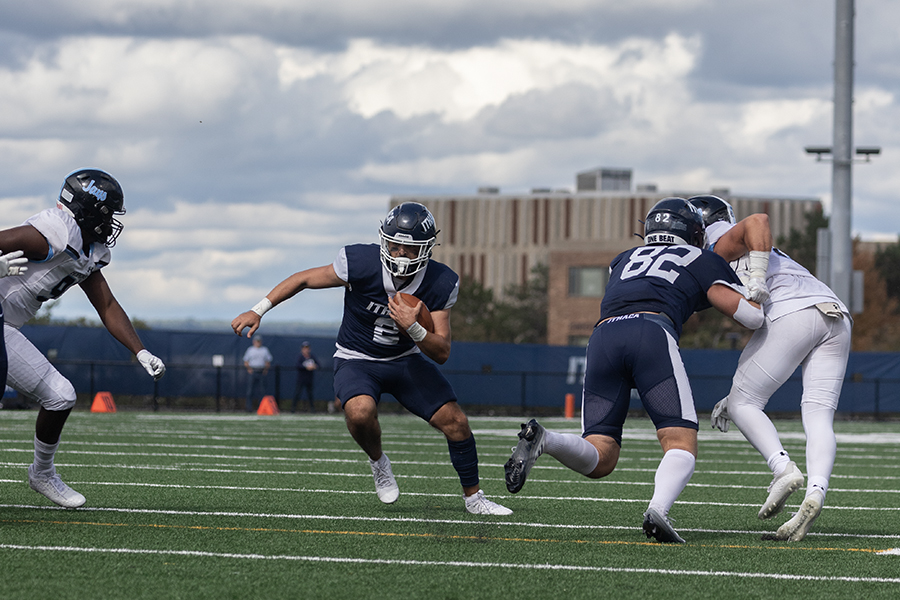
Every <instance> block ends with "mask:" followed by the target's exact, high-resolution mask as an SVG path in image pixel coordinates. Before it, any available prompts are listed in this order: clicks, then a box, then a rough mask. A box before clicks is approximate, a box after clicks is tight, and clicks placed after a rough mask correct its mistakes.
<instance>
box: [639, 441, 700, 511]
mask: <svg viewBox="0 0 900 600" xmlns="http://www.w3.org/2000/svg"><path fill="white" fill-rule="evenodd" d="M696 462H697V459H696V458H694V455H693V454H691V453H690V452H688V451H687V450H679V449H677V448H676V449H674V450H669V451H668V452H666V453H665V454H664V455H663V458H662V460H661V461H660V462H659V467H657V469H656V477H655V478H654V483H655V487H654V488H653V497H652V498H651V499H650V506H651V507H653V508H658V509H659V510H661V511H662V512H663V514H669V509H670V508H672V505H673V504H675V500H677V499H678V496H679V495H680V494H681V492H682V491H683V490H684V488H685V486H686V485H687V484H688V481H690V480H691V476H692V475H693V474H694V464H695V463H696Z"/></svg>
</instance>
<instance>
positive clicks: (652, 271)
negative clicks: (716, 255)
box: [621, 246, 701, 283]
mask: <svg viewBox="0 0 900 600" xmlns="http://www.w3.org/2000/svg"><path fill="white" fill-rule="evenodd" d="M700 254H701V251H700V249H699V248H695V247H693V246H677V247H670V246H644V247H642V248H638V249H637V250H635V251H634V252H633V253H632V254H631V257H630V258H629V259H628V264H627V265H625V268H624V269H623V270H622V276H621V278H622V279H623V280H624V279H631V278H632V277H638V276H640V275H647V276H648V277H662V278H663V279H665V280H666V281H668V282H669V283H675V280H676V279H678V272H677V271H675V270H674V269H672V268H668V269H667V268H666V266H667V265H666V263H672V264H673V265H676V266H679V267H686V266H688V265H689V264H691V263H692V262H694V261H695V260H697V259H698V258H699V257H700Z"/></svg>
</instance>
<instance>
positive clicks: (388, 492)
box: [369, 453, 400, 504]
mask: <svg viewBox="0 0 900 600" xmlns="http://www.w3.org/2000/svg"><path fill="white" fill-rule="evenodd" d="M369 466H370V467H372V477H374V478H375V492H376V493H377V494H378V499H379V500H381V501H382V502H384V503H385V504H393V503H394V502H396V501H397V498H399V497H400V488H399V487H398V486H397V480H396V479H394V472H393V471H392V470H391V461H390V460H389V459H388V457H387V454H383V453H382V455H381V458H379V459H378V460H377V461H373V460H372V459H371V458H370V459H369Z"/></svg>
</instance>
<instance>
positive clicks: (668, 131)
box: [0, 0, 900, 323]
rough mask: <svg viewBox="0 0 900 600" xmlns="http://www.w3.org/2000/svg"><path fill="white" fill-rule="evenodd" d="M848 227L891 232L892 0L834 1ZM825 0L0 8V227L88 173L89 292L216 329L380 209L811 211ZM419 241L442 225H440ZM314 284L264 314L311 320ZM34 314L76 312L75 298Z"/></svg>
mask: <svg viewBox="0 0 900 600" xmlns="http://www.w3.org/2000/svg"><path fill="white" fill-rule="evenodd" d="M856 11H857V18H856V27H855V32H856V65H857V66H856V73H855V105H854V106H855V108H854V126H855V131H854V144H855V145H867V146H881V147H882V155H881V156H880V157H877V158H876V159H875V160H874V161H873V162H872V163H870V164H868V165H860V166H858V167H856V168H855V169H854V171H853V173H854V175H853V177H854V181H853V184H854V207H853V230H854V232H856V233H859V234H861V235H863V236H864V237H866V238H873V237H878V236H881V237H884V236H885V235H887V236H896V235H897V233H898V232H900V206H898V202H897V196H898V194H900V100H898V93H900V60H898V57H900V2H895V1H893V0H857V2H856ZM834 20H835V6H834V2H833V1H825V0H819V1H816V2H810V1H809V0H753V1H750V2H748V1H746V0H629V1H628V2H622V1H621V0H554V1H553V2H548V1H546V0H517V1H516V2H510V1H508V0H477V1H476V0H440V1H438V0H386V1H385V0H192V1H190V2H185V1H184V0H130V1H124V0H81V1H80V2H77V3H74V2H69V1H68V0H42V1H41V2H30V3H24V2H21V1H18V0H15V1H14V0H0V172H2V177H0V208H2V212H0V227H3V228H5V227H11V226H15V225H18V224H20V223H21V222H22V221H23V220H24V219H25V218H26V217H28V216H29V215H31V214H34V213H36V212H38V211H39V210H41V209H43V208H45V207H49V206H51V205H53V203H54V201H55V198H56V195H57V194H58V191H59V187H60V184H61V183H62V179H63V177H64V176H65V175H66V174H67V173H68V172H70V171H72V170H73V169H76V168H79V167H85V166H95V167H99V168H103V169H105V170H108V171H109V172H111V173H112V174H113V175H114V176H116V177H117V178H118V179H119V181H120V182H121V183H122V186H123V188H124V189H125V197H126V206H127V208H128V213H127V214H126V215H125V216H124V217H123V219H122V220H123V222H124V223H125V231H124V233H123V235H122V237H121V238H120V240H119V243H118V245H117V246H116V248H115V249H114V251H113V262H112V264H111V265H110V266H109V267H108V268H107V269H105V273H106V277H107V279H108V280H109V281H110V284H111V286H112V288H113V290H114V292H115V293H116V295H117V297H118V298H119V300H120V302H121V303H122V304H123V306H124V307H125V308H126V310H127V311H128V312H129V313H130V314H131V315H132V316H133V317H137V318H140V319H144V320H150V321H154V320H165V319H187V318H193V319H223V320H230V319H231V318H232V317H234V316H235V315H236V314H238V313H239V312H241V311H243V310H246V309H247V308H249V307H250V306H252V305H253V304H255V303H256V302H257V301H258V300H259V299H260V298H261V297H262V296H263V295H264V294H265V293H266V292H267V291H268V290H269V289H271V288H272V287H273V286H274V285H275V284H276V283H277V282H279V281H280V280H281V279H283V278H284V277H286V276H287V275H289V274H291V273H293V272H295V271H298V270H301V269H304V268H307V267H312V266H319V265H321V264H326V263H330V262H331V261H332V260H333V258H334V256H335V255H336V253H337V251H338V249H339V248H340V247H341V246H342V245H344V244H347V243H352V242H359V241H363V242H369V241H373V242H374V241H376V240H377V227H378V225H379V221H380V219H381V218H382V217H383V216H384V214H385V213H386V212H387V206H388V198H389V197H390V195H392V194H410V193H470V192H474V191H475V189H476V188H477V187H479V186H485V185H493V186H499V187H500V188H501V189H502V190H503V191H509V192H514V191H525V190H528V189H530V188H532V187H554V188H558V187H568V188H571V187H573V185H574V179H575V173H576V172H577V171H580V170H585V169H589V168H593V167H598V166H609V167H630V168H632V169H634V177H635V181H636V182H637V183H649V182H652V183H656V184H658V185H659V186H660V189H663V190H664V189H697V190H708V189H710V188H712V187H728V188H730V189H731V190H732V191H733V192H734V193H738V194H785V195H798V196H817V197H820V198H822V199H823V201H825V203H826V207H828V206H830V189H831V167H830V165H828V164H826V163H816V162H815V160H814V159H813V158H811V157H809V156H808V155H806V154H805V153H804V151H803V147H804V146H807V145H826V146H828V145H831V142H832V118H833V116H832V96H833V61H834ZM439 225H440V224H439ZM340 311H341V295H340V292H338V291H313V292H304V293H303V294H301V296H300V297H298V298H296V299H294V300H292V301H291V302H290V303H288V304H285V305H283V306H281V307H278V308H277V309H276V310H275V312H272V313H270V315H267V321H277V320H283V321H305V322H317V323H321V322H335V321H337V320H339V318H340ZM53 314H54V315H55V316H58V317H76V316H91V315H92V314H93V312H92V310H91V308H90V305H89V304H88V303H87V302H86V300H84V296H83V294H82V293H81V292H80V291H77V290H73V291H71V292H69V293H68V294H67V295H66V296H64V298H63V300H62V302H61V303H60V304H59V305H58V306H57V307H56V308H55V309H54V313H53Z"/></svg>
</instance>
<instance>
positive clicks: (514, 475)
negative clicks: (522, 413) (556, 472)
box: [503, 419, 546, 494]
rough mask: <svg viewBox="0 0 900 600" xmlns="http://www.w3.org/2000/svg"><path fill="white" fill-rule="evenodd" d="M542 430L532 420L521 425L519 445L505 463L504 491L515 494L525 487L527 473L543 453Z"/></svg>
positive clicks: (543, 432) (543, 431)
mask: <svg viewBox="0 0 900 600" xmlns="http://www.w3.org/2000/svg"><path fill="white" fill-rule="evenodd" d="M545 433H546V431H545V430H544V428H543V427H542V426H541V425H540V424H539V423H538V422H537V421H535V420H534V419H531V420H530V421H528V423H523V424H522V430H521V431H520V432H519V443H518V444H516V447H515V448H514V449H513V453H512V456H510V457H509V460H508V461H506V465H504V467H503V469H504V470H505V471H506V489H508V490H509V492H510V493H511V494H515V493H516V492H518V491H519V490H521V489H522V486H523V485H525V480H526V479H527V478H528V473H529V472H531V467H533V466H534V462H535V461H536V460H537V458H538V456H540V455H541V454H542V453H543V452H544V434H545Z"/></svg>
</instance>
